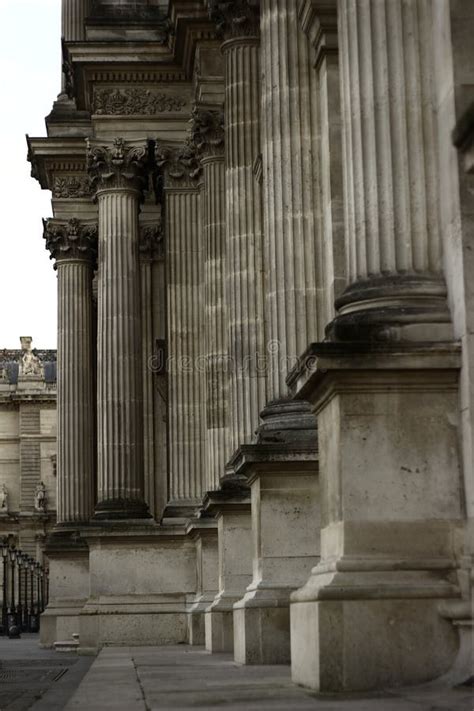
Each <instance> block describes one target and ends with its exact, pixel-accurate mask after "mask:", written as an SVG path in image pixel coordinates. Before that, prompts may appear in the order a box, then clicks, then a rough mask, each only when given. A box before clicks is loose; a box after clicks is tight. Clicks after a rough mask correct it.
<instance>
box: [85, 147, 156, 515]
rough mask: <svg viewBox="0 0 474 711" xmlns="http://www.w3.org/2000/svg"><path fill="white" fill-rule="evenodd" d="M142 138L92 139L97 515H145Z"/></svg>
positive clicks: (144, 151) (89, 159)
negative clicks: (95, 247) (96, 283)
mask: <svg viewBox="0 0 474 711" xmlns="http://www.w3.org/2000/svg"><path fill="white" fill-rule="evenodd" d="M147 157H148V150H147V145H146V143H145V142H141V143H140V144H136V143H131V142H125V141H124V140H123V139H121V138H116V139H115V140H114V141H113V143H110V144H106V145H104V144H99V143H97V142H95V141H94V142H92V141H90V142H89V143H88V150H87V164H88V170H89V173H90V176H91V178H92V181H93V185H94V187H95V190H96V195H97V200H98V204H99V274H100V276H99V290H98V324H97V330H98V373H97V409H98V427H97V429H98V443H97V449H98V502H97V506H96V512H95V518H96V519H99V520H100V519H105V520H107V519H121V518H129V519H137V518H148V517H149V513H148V508H147V506H146V504H145V502H144V500H143V490H144V481H143V394H142V393H143V388H142V373H141V364H142V361H141V324H140V320H141V319H140V316H141V314H140V281H139V274H140V265H139V253H138V234H139V228H138V212H139V204H140V198H141V190H142V188H143V185H144V177H145V168H146V163H147Z"/></svg>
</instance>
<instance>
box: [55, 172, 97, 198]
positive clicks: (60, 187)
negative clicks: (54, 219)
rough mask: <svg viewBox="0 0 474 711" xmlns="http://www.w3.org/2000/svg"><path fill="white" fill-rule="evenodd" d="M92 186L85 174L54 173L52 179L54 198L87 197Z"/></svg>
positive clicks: (90, 193)
mask: <svg viewBox="0 0 474 711" xmlns="http://www.w3.org/2000/svg"><path fill="white" fill-rule="evenodd" d="M92 192H93V191H92V187H91V184H90V181H89V178H88V177H87V176H85V175H84V176H77V175H56V176H55V177H54V180H53V197H54V198H88V197H91V195H92Z"/></svg>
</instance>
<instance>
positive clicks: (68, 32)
mask: <svg viewBox="0 0 474 711" xmlns="http://www.w3.org/2000/svg"><path fill="white" fill-rule="evenodd" d="M89 6H90V0H62V12H61V36H62V38H63V39H64V40H65V41H66V42H81V41H82V40H84V39H85V33H84V21H85V19H86V17H87V15H88V13H89Z"/></svg>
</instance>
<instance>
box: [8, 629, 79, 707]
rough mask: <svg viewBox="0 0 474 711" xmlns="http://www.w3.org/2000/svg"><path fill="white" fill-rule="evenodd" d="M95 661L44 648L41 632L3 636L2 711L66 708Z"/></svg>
mask: <svg viewBox="0 0 474 711" xmlns="http://www.w3.org/2000/svg"><path fill="white" fill-rule="evenodd" d="M91 662H92V660H90V659H78V657H77V655H75V654H73V655H66V654H58V653H57V652H55V651H54V650H45V649H41V648H40V647H39V639H38V635H29V634H23V635H22V637H21V638H20V639H12V640H10V639H8V638H5V637H0V711H27V709H31V710H32V711H33V710H34V711H63V709H64V706H65V705H66V703H67V701H68V699H69V698H70V697H71V694H72V692H73V691H74V690H75V689H76V688H77V687H78V685H79V683H80V681H81V680H82V678H83V676H84V674H85V673H86V671H87V670H88V668H89V666H90V665H91Z"/></svg>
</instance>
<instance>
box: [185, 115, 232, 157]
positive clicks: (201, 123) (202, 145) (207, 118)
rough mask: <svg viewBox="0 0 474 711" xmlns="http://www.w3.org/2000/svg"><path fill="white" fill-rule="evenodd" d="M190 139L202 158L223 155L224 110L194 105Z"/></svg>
mask: <svg viewBox="0 0 474 711" xmlns="http://www.w3.org/2000/svg"><path fill="white" fill-rule="evenodd" d="M191 122H192V128H191V139H192V141H193V143H194V145H195V146H196V148H197V151H198V153H199V155H200V156H201V157H202V158H207V157H213V156H214V157H221V156H223V155H224V147H225V133H224V110H223V109H209V108H205V107H203V106H195V107H194V109H193V113H192V119H191Z"/></svg>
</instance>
